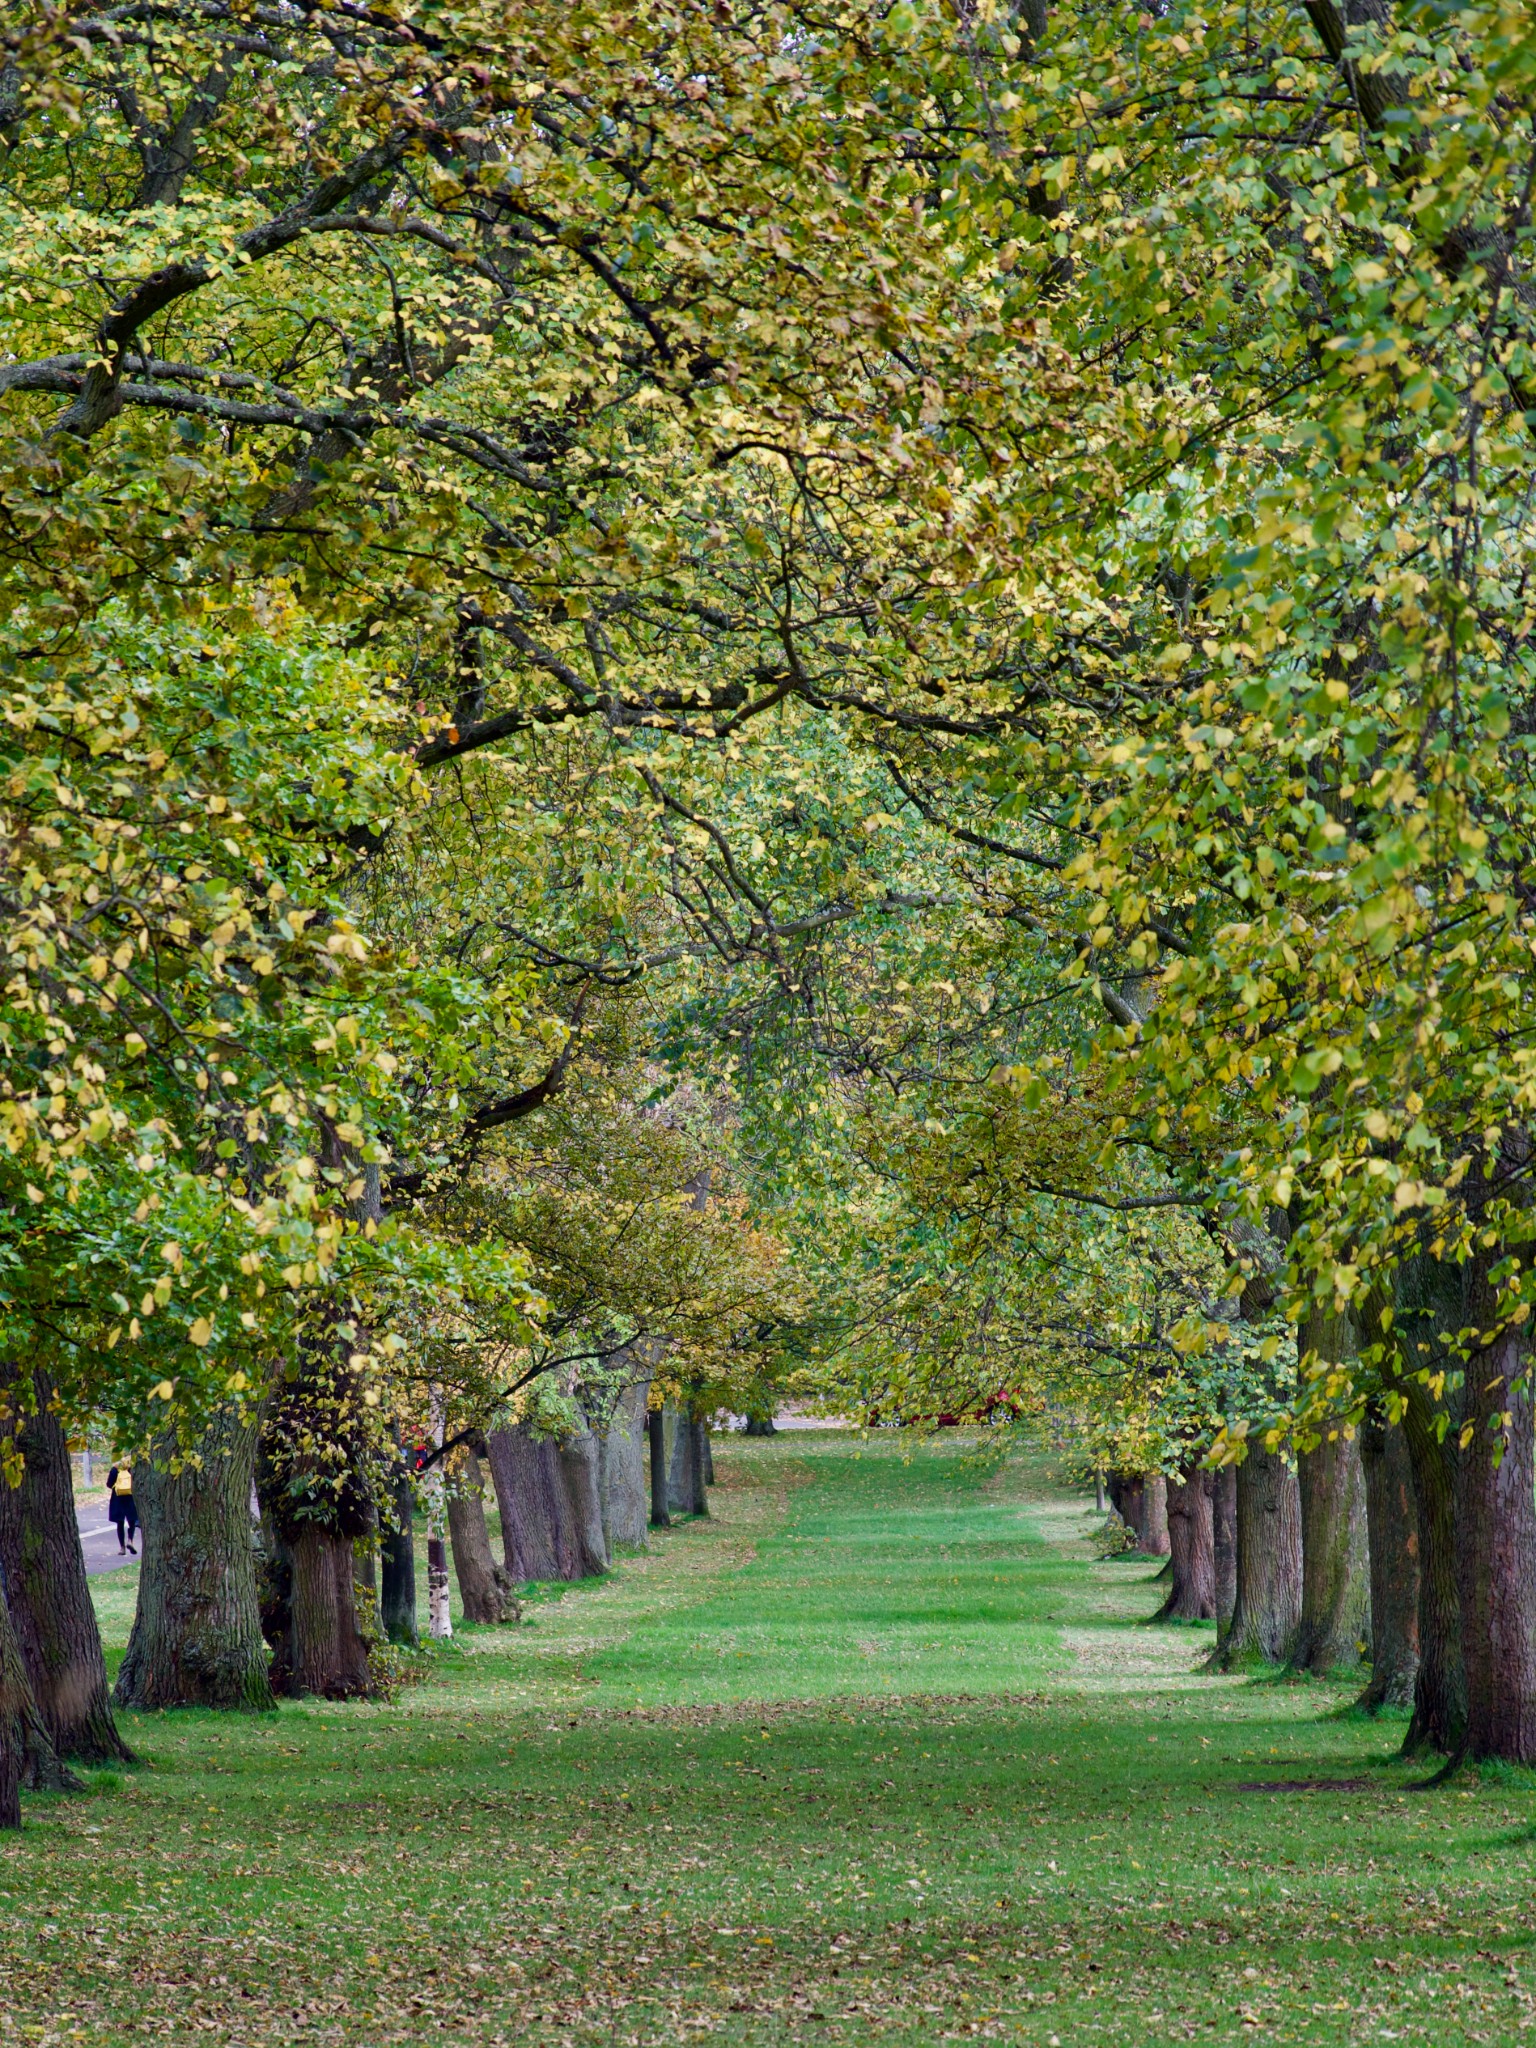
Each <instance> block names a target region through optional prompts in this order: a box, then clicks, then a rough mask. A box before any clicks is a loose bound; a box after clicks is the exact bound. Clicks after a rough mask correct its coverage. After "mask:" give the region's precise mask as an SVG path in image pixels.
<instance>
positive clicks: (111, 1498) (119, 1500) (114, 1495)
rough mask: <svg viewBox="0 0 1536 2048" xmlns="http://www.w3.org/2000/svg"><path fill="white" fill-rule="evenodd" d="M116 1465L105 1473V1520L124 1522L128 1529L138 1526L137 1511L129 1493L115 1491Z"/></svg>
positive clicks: (115, 1522) (114, 1522)
mask: <svg viewBox="0 0 1536 2048" xmlns="http://www.w3.org/2000/svg"><path fill="white" fill-rule="evenodd" d="M118 1469H119V1468H118V1467H117V1466H116V1465H114V1466H113V1467H112V1470H111V1471H110V1472H109V1473H108V1474H107V1520H108V1521H109V1522H111V1523H113V1524H114V1526H115V1525H116V1524H117V1523H119V1522H126V1523H127V1524H128V1527H129V1529H130V1531H132V1530H134V1529H137V1527H138V1526H139V1511H138V1509H137V1508H136V1507H135V1506H134V1504H133V1495H132V1494H131V1493H119V1492H118V1491H117V1474H118Z"/></svg>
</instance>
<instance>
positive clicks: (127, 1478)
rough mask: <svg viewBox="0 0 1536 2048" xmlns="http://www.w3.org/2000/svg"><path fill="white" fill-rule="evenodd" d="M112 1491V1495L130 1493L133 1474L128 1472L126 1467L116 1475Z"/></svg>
mask: <svg viewBox="0 0 1536 2048" xmlns="http://www.w3.org/2000/svg"><path fill="white" fill-rule="evenodd" d="M112 1491H113V1492H114V1493H132V1491H133V1474H132V1473H131V1472H130V1471H129V1470H128V1468H127V1467H126V1466H124V1467H123V1469H122V1471H121V1472H119V1473H118V1475H117V1484H116V1485H115V1486H114V1487H113V1489H112Z"/></svg>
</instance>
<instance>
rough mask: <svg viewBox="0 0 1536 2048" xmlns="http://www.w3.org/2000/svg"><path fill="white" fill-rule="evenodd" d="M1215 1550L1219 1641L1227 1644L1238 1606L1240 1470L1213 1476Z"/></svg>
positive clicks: (1223, 1470) (1229, 1467)
mask: <svg viewBox="0 0 1536 2048" xmlns="http://www.w3.org/2000/svg"><path fill="white" fill-rule="evenodd" d="M1211 1550H1212V1554H1213V1557H1214V1561H1215V1583H1216V1641H1217V1644H1218V1646H1219V1645H1221V1644H1224V1643H1225V1642H1226V1639H1227V1636H1228V1634H1229V1633H1230V1631H1231V1628H1232V1615H1233V1612H1234V1610H1235V1609H1236V1606H1237V1467H1236V1466H1235V1465H1223V1466H1222V1468H1221V1470H1220V1471H1219V1472H1213V1473H1212V1474H1211Z"/></svg>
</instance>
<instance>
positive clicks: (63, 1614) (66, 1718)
mask: <svg viewBox="0 0 1536 2048" xmlns="http://www.w3.org/2000/svg"><path fill="white" fill-rule="evenodd" d="M33 1390H34V1393H35V1395H36V1399H37V1410H36V1412H35V1413H34V1414H31V1415H24V1416H17V1417H16V1418H15V1424H14V1427H15V1434H16V1443H17V1448H18V1449H19V1451H20V1452H21V1455H22V1458H23V1460H24V1466H23V1471H22V1479H21V1484H20V1485H19V1486H15V1487H12V1486H8V1485H7V1484H6V1483H5V1480H4V1478H3V1476H0V1582H3V1584H4V1587H5V1598H6V1603H7V1606H8V1607H9V1610H10V1617H11V1624H12V1627H13V1628H14V1630H15V1633H16V1640H17V1643H18V1645H19V1647H20V1650H21V1657H22V1663H23V1664H24V1666H25V1667H26V1673H27V1679H28V1682H29V1684H30V1685H31V1688H32V1696H33V1698H34V1699H35V1700H36V1702H37V1705H38V1708H39V1710H40V1711H41V1713H42V1717H43V1725H44V1726H45V1727H46V1728H47V1730H48V1737H49V1740H50V1741H51V1742H52V1744H53V1747H54V1749H55V1751H56V1752H57V1754H58V1755H59V1756H61V1757H65V1756H75V1757H80V1758H82V1759H83V1760H84V1761H85V1762H87V1763H96V1762H108V1761H110V1762H124V1763H128V1762H132V1760H133V1755H132V1751H131V1750H130V1749H129V1748H128V1746H127V1744H126V1743H125V1742H124V1741H123V1739H122V1737H121V1736H120V1735H119V1734H118V1732H117V1726H116V1723H115V1722H114V1721H113V1719H112V1703H111V1700H110V1699H109V1698H108V1695H107V1667H106V1662H105V1660H104V1658H103V1657H102V1654H101V1632H100V1630H99V1629H98V1628H97V1626H96V1610H95V1608H94V1606H93V1605H92V1603H91V1589H90V1582H89V1581H88V1580H87V1578H86V1575H85V1558H84V1555H83V1553H82V1552H81V1549H80V1525H79V1523H78V1522H77V1521H76V1519H75V1497H74V1479H73V1473H72V1471H71V1468H70V1462H69V1446H68V1444H67V1443H66V1442H65V1439H64V1432H63V1430H62V1429H61V1428H60V1426H59V1419H58V1416H57V1415H56V1414H54V1413H53V1412H52V1410H51V1408H50V1407H49V1403H50V1401H51V1400H52V1398H53V1387H52V1385H51V1383H50V1382H49V1380H48V1378H47V1376H46V1375H45V1374H44V1373H43V1372H42V1370H41V1369H39V1370H38V1371H36V1372H35V1373H34V1374H33ZM15 1393H16V1390H15V1389H14V1388H13V1389H12V1390H11V1394H12V1399H13V1400H14V1399H15Z"/></svg>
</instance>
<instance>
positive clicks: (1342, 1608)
mask: <svg viewBox="0 0 1536 2048" xmlns="http://www.w3.org/2000/svg"><path fill="white" fill-rule="evenodd" d="M1296 1342H1297V1347H1298V1349H1299V1351H1300V1352H1301V1354H1302V1355H1303V1357H1306V1356H1308V1355H1310V1356H1311V1357H1312V1359H1313V1360H1314V1361H1316V1362H1317V1363H1318V1364H1319V1365H1343V1364H1345V1363H1347V1362H1348V1361H1350V1360H1352V1359H1354V1358H1356V1357H1357V1356H1358V1355H1359V1341H1358V1336H1357V1333H1356V1328H1355V1323H1354V1320H1353V1318H1352V1317H1351V1316H1350V1315H1347V1314H1345V1315H1340V1314H1336V1313H1335V1312H1334V1310H1333V1308H1332V1307H1331V1305H1318V1306H1314V1307H1313V1308H1312V1309H1311V1311H1310V1312H1309V1313H1308V1314H1307V1316H1306V1317H1305V1318H1304V1319H1303V1321H1302V1323H1301V1326H1300V1328H1299V1329H1298V1330H1297V1333H1296ZM1296 1478H1297V1484H1298V1486H1299V1488H1300V1491H1301V1620H1300V1623H1299V1624H1298V1626H1297V1631H1296V1642H1295V1644H1294V1646H1293V1648H1292V1651H1291V1663H1292V1666H1293V1668H1294V1669H1296V1670H1298V1671H1313V1672H1317V1673H1319V1674H1321V1673H1324V1672H1328V1671H1333V1670H1337V1669H1341V1668H1343V1667H1345V1666H1348V1665H1356V1664H1358V1663H1359V1661H1360V1658H1361V1655H1362V1651H1361V1648H1360V1645H1361V1643H1362V1642H1363V1641H1365V1640H1366V1638H1367V1636H1368V1633H1369V1628H1370V1619H1369V1617H1370V1597H1371V1581H1370V1559H1369V1554H1368V1551H1367V1546H1366V1524H1365V1479H1364V1475H1363V1473H1362V1472H1361V1469H1360V1446H1359V1442H1358V1440H1357V1439H1356V1438H1355V1437H1354V1436H1353V1435H1346V1434H1345V1433H1344V1432H1343V1431H1342V1430H1338V1431H1335V1432H1334V1433H1333V1434H1331V1435H1325V1437H1324V1440H1323V1441H1322V1442H1321V1443H1320V1444H1318V1445H1317V1446H1316V1448H1315V1449H1313V1450H1309V1451H1303V1452H1302V1453H1301V1454H1300V1456H1299V1457H1298V1459H1297V1468H1296Z"/></svg>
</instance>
